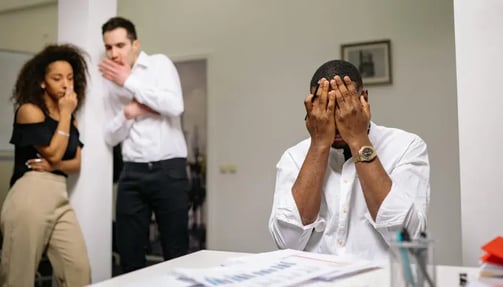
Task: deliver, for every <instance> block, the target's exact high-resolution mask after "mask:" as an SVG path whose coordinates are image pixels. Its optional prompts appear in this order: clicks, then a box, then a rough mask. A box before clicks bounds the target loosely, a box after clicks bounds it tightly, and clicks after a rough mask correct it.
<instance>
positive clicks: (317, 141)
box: [304, 78, 336, 147]
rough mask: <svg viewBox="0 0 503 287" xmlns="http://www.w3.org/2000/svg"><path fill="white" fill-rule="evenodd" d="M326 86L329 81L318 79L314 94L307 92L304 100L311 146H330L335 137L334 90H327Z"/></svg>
mask: <svg viewBox="0 0 503 287" xmlns="http://www.w3.org/2000/svg"><path fill="white" fill-rule="evenodd" d="M328 88H329V82H328V80H327V79H325V78H323V79H321V80H320V81H319V88H318V91H317V93H316V95H314V94H309V95H308V96H307V97H306V99H305V100H304V106H305V107H306V111H307V118H306V126H307V130H308V131H309V134H310V136H311V145H312V146H319V147H330V146H331V145H332V143H333V141H334V138H335V130H336V123H335V116H334V113H335V92H334V91H330V92H329V91H328ZM315 92H316V91H315Z"/></svg>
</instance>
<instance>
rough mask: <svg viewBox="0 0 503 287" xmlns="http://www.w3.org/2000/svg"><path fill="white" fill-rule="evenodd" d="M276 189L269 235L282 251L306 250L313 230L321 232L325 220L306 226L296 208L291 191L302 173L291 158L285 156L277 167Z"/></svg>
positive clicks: (317, 220)
mask: <svg viewBox="0 0 503 287" xmlns="http://www.w3.org/2000/svg"><path fill="white" fill-rule="evenodd" d="M276 169H277V172H276V187H275V191H274V200H273V207H272V212H271V216H270V218H269V231H270V232H271V235H272V237H273V239H274V241H275V243H276V245H277V246H278V247H279V248H290V249H297V250H304V249H305V247H306V245H307V243H308V241H309V238H310V237H311V234H312V232H313V229H314V230H316V231H318V232H322V231H323V230H324V229H325V224H326V222H325V219H323V218H321V217H320V216H319V215H318V218H317V219H316V220H315V221H314V222H313V223H311V224H309V225H303V224H302V221H301V218H300V214H299V211H298V209H297V205H296V203H295V200H294V198H293V195H292V187H293V184H294V183H295V180H296V178H297V176H298V174H299V171H300V165H299V164H297V163H296V162H295V161H294V160H293V158H292V156H291V155H290V154H289V153H288V152H286V153H285V154H283V156H282V157H281V159H280V161H279V162H278V164H277V166H276Z"/></svg>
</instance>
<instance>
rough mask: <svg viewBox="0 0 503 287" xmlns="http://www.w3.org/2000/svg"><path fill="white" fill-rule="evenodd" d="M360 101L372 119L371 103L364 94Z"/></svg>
mask: <svg viewBox="0 0 503 287" xmlns="http://www.w3.org/2000/svg"><path fill="white" fill-rule="evenodd" d="M360 103H361V104H362V109H363V111H364V112H365V114H367V116H368V117H369V119H370V104H369V103H368V102H367V100H365V97H364V96H360Z"/></svg>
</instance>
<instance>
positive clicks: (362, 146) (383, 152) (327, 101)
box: [269, 60, 430, 260]
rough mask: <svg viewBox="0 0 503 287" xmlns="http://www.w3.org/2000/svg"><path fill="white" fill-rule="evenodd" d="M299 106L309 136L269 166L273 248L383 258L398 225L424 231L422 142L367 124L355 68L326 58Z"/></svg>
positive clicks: (364, 96)
mask: <svg viewBox="0 0 503 287" xmlns="http://www.w3.org/2000/svg"><path fill="white" fill-rule="evenodd" d="M310 90H311V91H310V94H309V95H308V96H307V97H306V99H305V101H304V105H305V107H306V110H307V117H306V126H307V130H308V131H309V135H310V138H308V139H305V140H303V141H301V142H300V143H298V144H297V145H295V146H293V147H291V148H289V149H288V150H287V151H286V152H285V153H284V154H283V156H282V157H281V159H280V161H279V162H278V164H277V175H276V189H275V193H274V202H273V208H272V213H271V217H270V220H269V230H270V232H271V234H272V236H273V239H274V241H275V242H276V244H277V245H278V247H280V248H292V249H298V250H306V251H312V252H317V253H329V254H336V255H349V256H356V257H358V258H362V259H369V260H386V259H387V258H388V257H387V256H388V242H389V241H390V240H391V239H392V238H395V237H396V233H397V231H399V230H401V228H402V227H405V228H407V229H408V231H409V232H410V234H411V235H412V236H413V237H415V236H418V235H419V233H420V232H421V231H422V230H424V229H425V227H426V211H427V207H428V202H429V195H430V175H429V172H430V166H429V161H428V152H427V149H426V144H425V143H424V141H423V140H422V139H421V138H420V137H418V136H417V135H415V134H412V133H408V132H405V131H403V130H399V129H394V128H387V127H383V126H379V125H377V124H375V123H373V122H371V121H370V106H369V104H368V91H367V89H365V88H364V87H363V84H362V79H361V76H360V73H359V72H358V69H357V68H356V67H355V66H353V65H352V64H351V63H348V62H345V61H341V60H333V61H329V62H327V63H325V64H323V65H321V66H320V67H319V68H318V70H317V71H316V72H315V73H314V75H313V77H312V79H311V84H310Z"/></svg>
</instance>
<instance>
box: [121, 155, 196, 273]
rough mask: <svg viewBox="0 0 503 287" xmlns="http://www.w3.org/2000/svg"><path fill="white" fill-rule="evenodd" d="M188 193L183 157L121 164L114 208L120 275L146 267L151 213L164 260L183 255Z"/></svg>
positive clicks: (185, 242) (186, 231) (186, 227)
mask: <svg viewBox="0 0 503 287" xmlns="http://www.w3.org/2000/svg"><path fill="white" fill-rule="evenodd" d="M188 191H189V183H188V178H187V171H186V159H185V158H175V159H169V160H162V161H157V162H150V163H134V162H124V166H123V169H122V172H121V176H120V178H119V182H118V190H117V208H116V228H117V230H116V236H117V238H116V242H117V248H118V251H119V255H120V262H121V268H122V272H124V273H126V272H130V271H133V270H137V269H140V268H143V267H145V266H146V258H145V249H146V246H147V244H148V230H149V224H150V219H151V214H152V212H154V214H155V218H156V221H157V225H158V227H159V233H160V237H161V246H162V251H163V257H164V260H168V259H171V258H175V257H178V256H181V255H184V254H187V251H188V245H189V235H188V208H189V197H188Z"/></svg>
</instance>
